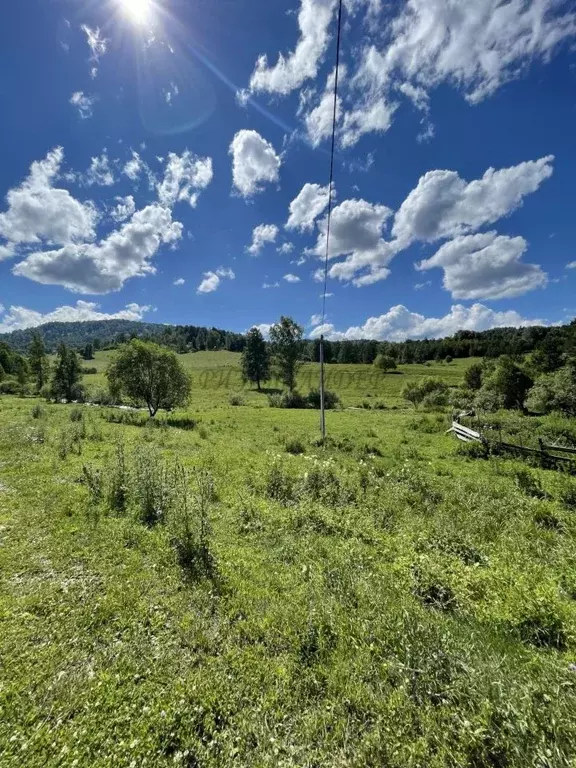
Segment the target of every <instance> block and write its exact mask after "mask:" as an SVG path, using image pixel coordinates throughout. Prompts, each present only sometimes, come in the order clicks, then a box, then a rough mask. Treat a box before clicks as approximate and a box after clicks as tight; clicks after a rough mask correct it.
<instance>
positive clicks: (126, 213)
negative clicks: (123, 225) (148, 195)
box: [110, 195, 136, 222]
mask: <svg viewBox="0 0 576 768" xmlns="http://www.w3.org/2000/svg"><path fill="white" fill-rule="evenodd" d="M115 199H116V202H117V203H118V205H116V207H115V208H113V210H112V211H111V212H110V218H111V219H113V220H114V221H117V222H121V221H126V219H129V218H130V217H131V216H133V215H134V213H135V211H136V203H135V202H134V198H133V197H132V195H128V196H127V197H117V198H115Z"/></svg>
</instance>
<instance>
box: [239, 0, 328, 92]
mask: <svg viewBox="0 0 576 768" xmlns="http://www.w3.org/2000/svg"><path fill="white" fill-rule="evenodd" d="M335 7H336V0H301V6H300V12H299V14H298V27H299V29H300V39H299V40H298V42H297V44H296V47H295V49H294V51H292V52H291V53H290V54H289V55H288V56H286V57H285V56H284V55H283V54H281V53H280V54H279V56H278V61H277V62H276V64H275V65H273V66H272V67H270V66H268V58H267V57H266V56H265V55H263V56H260V57H259V58H258V61H257V62H256V68H255V70H254V72H253V74H252V77H251V79H250V89H251V90H252V91H266V92H268V93H279V94H282V95H284V96H285V95H287V94H289V93H290V92H291V91H293V90H295V89H296V88H299V87H300V86H301V85H302V83H304V81H305V80H309V79H314V78H315V77H316V75H317V73H318V68H319V65H320V63H321V61H322V58H323V57H324V54H325V53H326V48H327V46H328V42H329V39H330V37H329V32H328V28H329V26H330V21H331V20H332V15H333V13H334V9H335Z"/></svg>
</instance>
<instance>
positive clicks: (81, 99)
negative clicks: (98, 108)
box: [70, 91, 96, 120]
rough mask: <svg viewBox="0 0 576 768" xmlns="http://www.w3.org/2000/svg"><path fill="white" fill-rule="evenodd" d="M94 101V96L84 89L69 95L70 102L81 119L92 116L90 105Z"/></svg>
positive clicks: (91, 105)
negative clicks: (86, 92)
mask: <svg viewBox="0 0 576 768" xmlns="http://www.w3.org/2000/svg"><path fill="white" fill-rule="evenodd" d="M95 102H96V96H89V95H88V94H85V93H84V91H75V92H74V93H73V94H72V96H70V104H72V106H73V107H76V109H77V110H78V114H79V115H80V117H81V119H82V120H86V119H87V118H89V117H92V107H93V106H94V103H95Z"/></svg>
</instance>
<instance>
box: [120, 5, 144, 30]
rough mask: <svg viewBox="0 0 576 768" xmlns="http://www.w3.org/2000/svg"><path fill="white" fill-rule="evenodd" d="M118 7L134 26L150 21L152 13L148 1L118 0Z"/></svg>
mask: <svg viewBox="0 0 576 768" xmlns="http://www.w3.org/2000/svg"><path fill="white" fill-rule="evenodd" d="M120 7H121V8H122V11H123V13H124V14H125V16H127V17H128V18H129V19H130V21H132V22H134V24H145V23H146V22H147V21H149V20H150V15H151V11H152V4H151V2H150V0H120Z"/></svg>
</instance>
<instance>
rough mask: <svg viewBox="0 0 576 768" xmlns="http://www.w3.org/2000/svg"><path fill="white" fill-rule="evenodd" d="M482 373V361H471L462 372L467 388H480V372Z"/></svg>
mask: <svg viewBox="0 0 576 768" xmlns="http://www.w3.org/2000/svg"><path fill="white" fill-rule="evenodd" d="M483 373H484V367H483V366H482V363H473V364H472V365H471V366H470V367H469V368H467V369H466V373H465V374H464V383H465V384H466V386H467V387H468V389H480V387H481V386H482V374H483Z"/></svg>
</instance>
